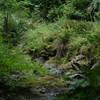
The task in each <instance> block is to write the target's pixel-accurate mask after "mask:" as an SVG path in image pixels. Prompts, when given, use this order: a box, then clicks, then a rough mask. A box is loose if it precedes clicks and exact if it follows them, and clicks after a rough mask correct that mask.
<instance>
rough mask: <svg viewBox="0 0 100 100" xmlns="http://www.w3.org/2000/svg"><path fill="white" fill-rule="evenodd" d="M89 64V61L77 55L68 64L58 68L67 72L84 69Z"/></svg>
mask: <svg viewBox="0 0 100 100" xmlns="http://www.w3.org/2000/svg"><path fill="white" fill-rule="evenodd" d="M88 64H89V60H88V59H87V57H86V56H84V55H78V56H76V57H75V58H74V59H72V60H71V61H70V62H69V63H67V64H64V65H62V66H61V67H60V68H62V69H65V70H66V71H68V70H71V69H73V70H77V71H79V70H81V69H82V67H86V66H88Z"/></svg>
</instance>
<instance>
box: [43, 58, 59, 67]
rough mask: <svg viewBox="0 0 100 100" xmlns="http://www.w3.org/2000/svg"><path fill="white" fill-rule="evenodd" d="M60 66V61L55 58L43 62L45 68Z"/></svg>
mask: <svg viewBox="0 0 100 100" xmlns="http://www.w3.org/2000/svg"><path fill="white" fill-rule="evenodd" d="M58 66H60V61H59V60H57V59H56V58H54V57H53V58H50V59H49V60H48V61H47V62H46V63H45V64H44V67H46V68H57V67H58Z"/></svg>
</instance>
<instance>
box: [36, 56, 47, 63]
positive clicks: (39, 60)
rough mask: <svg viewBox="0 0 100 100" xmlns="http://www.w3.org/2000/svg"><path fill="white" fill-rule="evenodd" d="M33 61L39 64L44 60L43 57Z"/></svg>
mask: <svg viewBox="0 0 100 100" xmlns="http://www.w3.org/2000/svg"><path fill="white" fill-rule="evenodd" d="M34 61H36V62H39V63H44V62H45V59H44V58H43V57H40V58H36V59H34Z"/></svg>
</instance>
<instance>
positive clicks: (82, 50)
mask: <svg viewBox="0 0 100 100" xmlns="http://www.w3.org/2000/svg"><path fill="white" fill-rule="evenodd" d="M79 52H80V54H82V55H88V54H89V47H87V46H82V47H81V48H80V51H79Z"/></svg>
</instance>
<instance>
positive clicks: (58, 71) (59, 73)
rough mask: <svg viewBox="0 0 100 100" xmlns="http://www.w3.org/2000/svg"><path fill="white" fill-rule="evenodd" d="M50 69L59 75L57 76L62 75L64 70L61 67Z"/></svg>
mask: <svg viewBox="0 0 100 100" xmlns="http://www.w3.org/2000/svg"><path fill="white" fill-rule="evenodd" d="M49 71H50V73H52V74H53V75H57V76H61V75H62V71H61V70H60V69H57V68H51V69H50V70H49Z"/></svg>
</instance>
